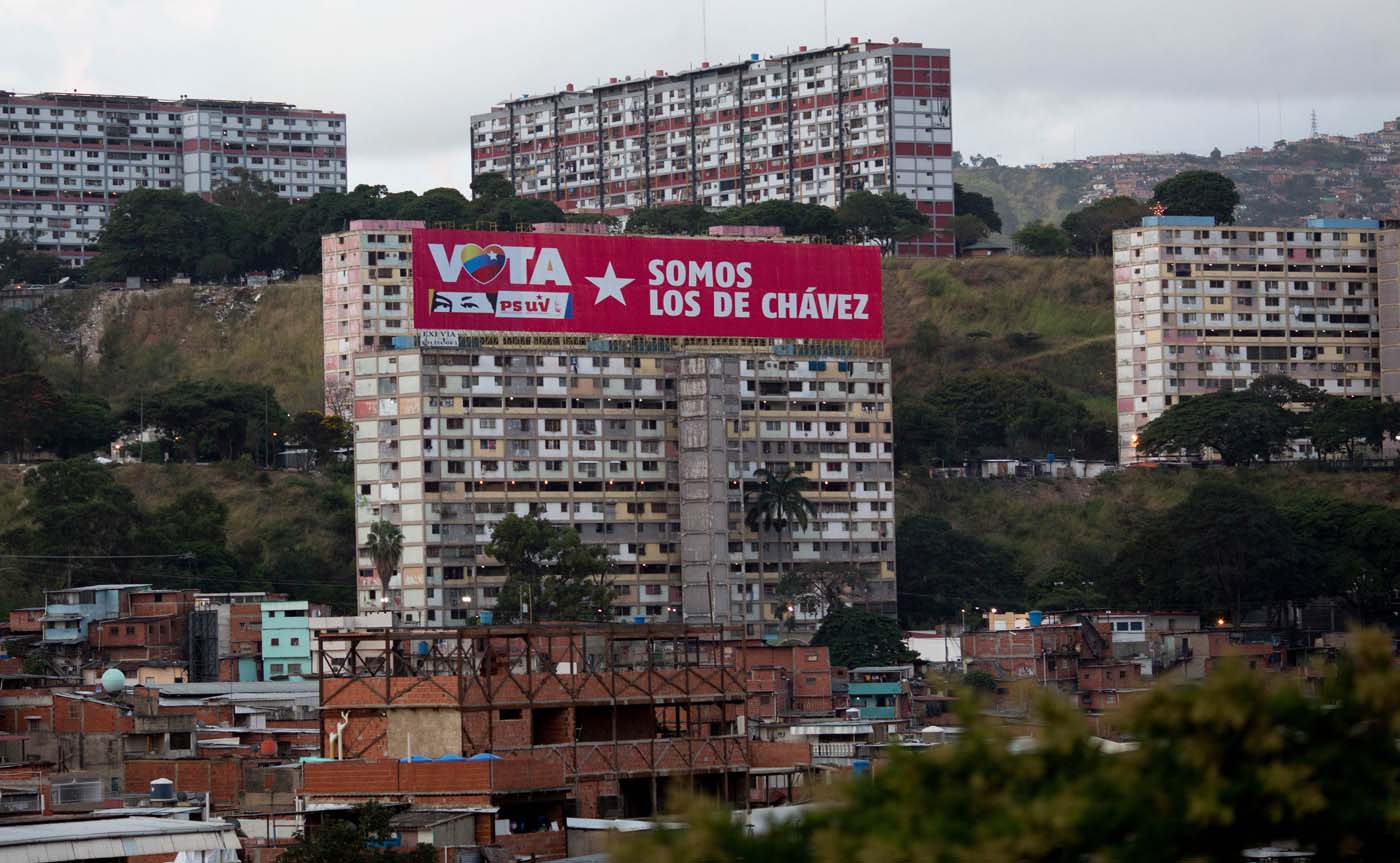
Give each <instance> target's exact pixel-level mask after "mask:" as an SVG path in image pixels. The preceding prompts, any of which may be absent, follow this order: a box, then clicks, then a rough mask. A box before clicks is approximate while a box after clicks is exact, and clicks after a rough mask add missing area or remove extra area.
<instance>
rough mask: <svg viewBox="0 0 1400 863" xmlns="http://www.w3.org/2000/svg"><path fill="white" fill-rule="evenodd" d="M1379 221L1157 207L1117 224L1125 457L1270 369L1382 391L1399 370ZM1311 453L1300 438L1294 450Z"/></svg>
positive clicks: (1326, 385) (1367, 393)
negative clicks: (1208, 397) (1152, 433)
mask: <svg viewBox="0 0 1400 863" xmlns="http://www.w3.org/2000/svg"><path fill="white" fill-rule="evenodd" d="M1379 229H1380V223H1379V222H1376V221H1374V220H1371V219H1309V220H1308V221H1307V222H1306V224H1305V225H1303V226H1299V227H1292V228H1289V227H1246V226H1240V225H1216V224H1215V222H1214V220H1213V219H1211V218H1209V217H1196V216H1149V217H1147V218H1145V219H1143V223H1142V225H1141V226H1140V227H1136V228H1129V229H1126V230H1121V231H1115V232H1114V235H1113V267H1114V270H1113V272H1114V277H1113V282H1114V316H1115V330H1116V334H1115V340H1116V352H1117V381H1118V448H1119V460H1120V461H1121V462H1122V463H1124V464H1131V463H1132V462H1134V461H1136V460H1137V458H1138V454H1137V450H1136V443H1137V435H1138V433H1139V431H1141V429H1142V428H1143V426H1145V425H1147V424H1148V423H1149V422H1151V421H1152V420H1154V419H1156V418H1157V417H1158V416H1160V415H1161V414H1162V412H1163V411H1165V410H1166V409H1167V408H1169V407H1171V406H1172V405H1173V404H1176V403H1178V402H1180V401H1181V400H1182V399H1184V398H1189V397H1190V396H1193V395H1199V394H1201V393H1208V392H1216V391H1220V390H1230V389H1240V388H1243V387H1247V386H1249V384H1250V383H1251V382H1252V381H1253V380H1254V379H1255V378H1257V377H1259V376H1261V375H1266V374H1284V375H1288V376H1289V377H1292V378H1294V379H1296V380H1299V381H1301V382H1303V383H1305V384H1308V385H1309V386H1313V387H1316V388H1318V389H1321V390H1323V391H1325V392H1328V393H1331V394H1333V395H1342V396H1356V397H1366V398H1375V397H1377V396H1380V395H1382V394H1383V392H1385V391H1384V389H1383V386H1382V380H1383V379H1386V378H1387V374H1389V373H1388V372H1385V371H1383V369H1395V368H1396V366H1394V365H1391V364H1388V363H1387V357H1386V354H1385V352H1384V351H1383V349H1382V343H1383V342H1382V333H1383V331H1384V330H1385V323H1384V321H1385V314H1384V312H1383V308H1384V306H1385V294H1384V293H1379V294H1378V274H1383V273H1384V272H1385V270H1386V266H1387V264H1385V263H1384V262H1385V261H1386V260H1388V259H1387V257H1386V256H1388V255H1389V256H1393V255H1394V254H1395V252H1394V245H1395V242H1396V240H1395V239H1394V235H1395V233H1396V232H1395V231H1388V232H1384V236H1382V232H1381V231H1380V230H1379ZM1387 244H1389V246H1390V248H1389V250H1387V248H1386V247H1387ZM1378 251H1379V252H1380V254H1379V255H1378ZM1390 260H1393V258H1390ZM1390 267H1391V269H1390V272H1392V273H1393V272H1394V268H1393V267H1394V265H1393V264H1391V265H1390ZM1383 277H1384V276H1383V275H1382V278H1383ZM1393 278H1394V277H1393V276H1392V279H1393ZM1394 284H1395V282H1394V281H1393V280H1392V281H1390V282H1388V283H1387V285H1389V286H1393V285H1394ZM1390 290H1391V293H1390V296H1391V297H1394V296H1395V293H1394V289H1393V288H1390ZM1392 302H1394V300H1392ZM1392 308H1393V307H1392ZM1392 320H1393V318H1392ZM1392 332H1393V331H1392ZM1394 350H1395V353H1396V354H1400V346H1397V347H1396V348H1395V349H1394ZM1396 358H1400V357H1396ZM1389 380H1392V381H1395V382H1396V383H1400V380H1397V379H1396V378H1395V377H1393V376H1392V377H1390V378H1389ZM1309 454H1310V453H1309V452H1308V450H1307V445H1306V444H1303V445H1302V448H1301V449H1300V450H1299V452H1298V455H1300V456H1302V457H1307V456H1308V455H1309Z"/></svg>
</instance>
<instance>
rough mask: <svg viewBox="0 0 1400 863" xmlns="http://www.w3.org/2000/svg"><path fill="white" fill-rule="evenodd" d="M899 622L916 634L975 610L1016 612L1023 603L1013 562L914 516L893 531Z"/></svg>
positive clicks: (938, 521)
mask: <svg viewBox="0 0 1400 863" xmlns="http://www.w3.org/2000/svg"><path fill="white" fill-rule="evenodd" d="M895 561H896V562H897V564H898V567H899V572H898V580H897V588H898V591H899V619H900V622H901V623H903V624H904V625H905V626H906V627H909V628H911V629H916V628H919V627H924V626H932V625H934V624H937V623H946V622H949V621H955V620H960V619H961V617H962V610H963V609H967V613H968V614H971V613H972V610H973V608H974V607H977V606H981V607H982V608H993V607H995V606H998V605H1000V606H1003V607H1015V606H1017V605H1020V604H1021V603H1022V602H1023V601H1024V598H1025V583H1024V580H1023V578H1022V575H1021V573H1020V571H1019V570H1018V568H1017V566H1016V562H1015V561H1014V560H1013V559H1012V557H1011V556H1010V555H1009V554H1007V553H1006V552H1004V551H1001V550H1000V549H997V548H995V547H993V546H991V545H988V544H987V543H986V542H984V541H982V540H981V539H978V538H977V537H975V536H972V535H970V534H966V533H962V532H961V531H958V530H956V529H954V528H953V526H952V525H950V524H949V523H948V522H947V521H945V520H943V519H941V518H936V517H934V516H930V515H924V514H917V515H911V516H907V517H905V518H902V519H900V521H899V526H898V528H897V529H896V530H895Z"/></svg>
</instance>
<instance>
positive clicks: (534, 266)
mask: <svg viewBox="0 0 1400 863" xmlns="http://www.w3.org/2000/svg"><path fill="white" fill-rule="evenodd" d="M413 323H414V326H415V327H416V328H417V329H418V330H420V331H423V330H497V331H501V330H504V331H517V332H545V333H597V334H608V335H614V334H615V335H649V336H713V337H747V338H788V339H873V340H878V339H880V338H882V337H883V333H884V321H883V318H882V310H881V304H880V255H879V252H878V251H877V250H876V249H875V248H873V247H868V246H831V245H814V244H808V243H776V242H740V241H735V240H699V239H697V240H691V239H680V238H674V237H666V238H661V237H632V236H618V237H614V236H598V235H585V234H547V233H535V234H515V233H505V232H498V231H449V230H431V229H429V230H415V231H414V232H413Z"/></svg>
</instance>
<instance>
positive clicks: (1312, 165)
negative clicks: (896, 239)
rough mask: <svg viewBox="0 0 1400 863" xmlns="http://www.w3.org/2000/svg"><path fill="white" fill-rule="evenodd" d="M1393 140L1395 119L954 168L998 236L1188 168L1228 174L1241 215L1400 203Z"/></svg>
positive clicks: (1381, 209)
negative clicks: (997, 225) (1345, 128)
mask: <svg viewBox="0 0 1400 863" xmlns="http://www.w3.org/2000/svg"><path fill="white" fill-rule="evenodd" d="M1397 144H1400V119H1397V120H1387V121H1386V122H1385V123H1384V124H1382V127H1381V128H1380V129H1379V130H1377V131H1374V132H1363V133H1361V134H1359V135H1356V136H1352V137H1347V136H1341V135H1317V136H1314V137H1309V138H1303V139H1299V140H1294V141H1277V142H1274V143H1273V145H1272V146H1269V147H1250V148H1248V149H1245V150H1242V151H1240V152H1237V153H1220V152H1219V151H1218V150H1217V151H1216V152H1215V153H1214V154H1212V155H1210V156H1206V155H1197V154H1192V153H1120V154H1105V155H1100V156H1089V157H1087V158H1083V159H1077V160H1075V161H1072V162H1057V163H1054V164H1049V165H1027V166H1007V165H999V164H997V163H996V162H995V161H994V160H987V161H981V160H978V159H976V158H975V157H974V159H973V161H976V162H977V165H976V166H973V165H971V164H968V163H960V164H959V165H958V167H957V168H956V171H955V173H956V179H957V181H958V182H959V183H961V184H962V186H963V188H964V189H967V190H968V191H972V192H979V193H981V194H984V195H988V196H990V197H991V198H992V200H993V201H994V202H995V203H996V207H997V212H998V213H999V214H1000V216H1001V217H1002V221H1003V223H1004V224H1003V234H1005V235H1006V236H1010V235H1011V234H1013V233H1015V231H1016V229H1017V228H1018V227H1020V226H1021V225H1024V224H1025V223H1027V222H1029V221H1031V220H1033V219H1041V220H1044V221H1050V222H1055V223H1058V222H1059V221H1060V220H1061V219H1062V218H1064V216H1065V214H1066V213H1068V212H1069V211H1070V210H1074V209H1078V208H1079V207H1081V206H1083V205H1084V204H1085V203H1088V202H1091V201H1095V200H1098V199H1100V198H1105V197H1108V196H1109V195H1128V196H1130V197H1134V198H1137V199H1138V200H1140V201H1146V200H1148V199H1149V198H1151V196H1152V190H1153V187H1154V186H1156V184H1157V183H1159V182H1161V181H1162V180H1165V179H1167V178H1169V177H1172V176H1174V175H1176V174H1178V173H1180V172H1182V171H1187V170H1207V171H1218V172H1220V173H1222V174H1224V175H1225V176H1227V177H1229V178H1230V179H1232V180H1234V181H1235V184H1236V185H1237V186H1238V188H1239V192H1240V203H1241V211H1240V212H1239V213H1238V220H1239V222H1240V224H1250V225H1292V224H1297V223H1298V222H1300V221H1301V220H1302V219H1304V218H1307V217H1309V216H1314V215H1320V216H1326V217H1342V216H1349V217H1363V218H1386V217H1389V216H1391V215H1392V214H1394V213H1395V212H1397V211H1400V150H1397ZM988 162H990V164H988ZM1179 215H1187V214H1184V213H1183V214H1179Z"/></svg>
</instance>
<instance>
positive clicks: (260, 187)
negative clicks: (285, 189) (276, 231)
mask: <svg viewBox="0 0 1400 863" xmlns="http://www.w3.org/2000/svg"><path fill="white" fill-rule="evenodd" d="M210 199H211V200H212V201H213V202H214V203H215V204H217V205H218V206H220V207H224V208H226V209H229V210H233V211H235V212H238V213H242V214H243V215H246V216H252V215H255V214H257V213H261V212H262V211H264V210H270V209H279V208H282V207H286V206H288V204H287V201H285V200H284V199H283V198H281V197H280V196H278V194H277V187H276V186H274V185H273V184H272V183H270V182H269V181H267V180H264V179H263V178H262V177H259V176H258V175H257V174H254V173H253V172H251V171H249V170H248V169H247V168H243V167H234V168H230V169H229V171H228V176H227V177H225V178H223V179H220V180H218V181H216V182H215V183H214V191H213V193H212V194H211V195H210Z"/></svg>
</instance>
